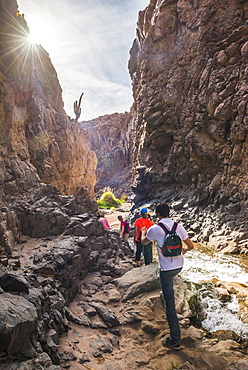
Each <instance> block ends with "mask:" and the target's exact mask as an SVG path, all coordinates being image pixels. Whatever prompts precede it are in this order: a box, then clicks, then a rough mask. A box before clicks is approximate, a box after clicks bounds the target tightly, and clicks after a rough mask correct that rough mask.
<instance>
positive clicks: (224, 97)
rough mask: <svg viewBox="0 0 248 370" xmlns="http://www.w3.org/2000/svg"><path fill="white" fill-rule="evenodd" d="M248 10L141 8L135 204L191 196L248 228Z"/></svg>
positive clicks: (159, 2)
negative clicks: (148, 200) (150, 200)
mask: <svg viewBox="0 0 248 370" xmlns="http://www.w3.org/2000/svg"><path fill="white" fill-rule="evenodd" d="M247 16H248V1H238V0H227V1H226V0H201V1H199V0H194V1H193V0H192V1H188V0H150V4H149V5H148V6H147V7H146V9H145V10H143V11H141V12H140V13H139V19H138V24H137V37H136V39H135V41H134V43H133V46H132V48H131V51H130V61H129V71H130V75H131V77H132V83H133V96H134V105H133V109H134V117H133V122H134V126H135V142H134V150H133V161H134V163H133V166H134V171H135V181H134V187H133V189H134V192H135V193H136V197H135V202H136V203H142V202H144V201H145V200H147V199H155V198H157V199H159V200H160V199H166V200H167V201H171V202H173V201H176V200H179V199H180V198H184V204H185V206H188V207H194V206H200V207H210V208H209V209H208V213H212V212H214V211H218V212H219V218H221V217H222V216H223V215H226V214H228V218H227V219H226V221H227V220H228V221H233V222H234V224H233V226H234V227H237V226H238V224H239V226H240V227H241V228H242V230H247V226H248V225H247V216H248V213H247V208H248V207H247V206H248V200H247V193H248V181H247V180H248V154H247V153H248V150H247V149H248V135H247V130H248V118H247V113H248V108H247V102H248V67H247V61H248V24H247ZM237 219H238V220H237ZM235 222H236V224H235Z"/></svg>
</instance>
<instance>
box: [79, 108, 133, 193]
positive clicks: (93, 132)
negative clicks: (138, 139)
mask: <svg viewBox="0 0 248 370" xmlns="http://www.w3.org/2000/svg"><path fill="white" fill-rule="evenodd" d="M130 123H131V113H128V112H126V113H114V114H110V115H105V116H102V117H98V118H96V119H93V120H91V121H85V122H81V127H82V128H83V129H84V130H85V131H86V136H87V139H88V142H89V144H90V148H91V149H92V150H93V151H95V153H96V156H97V160H98V163H97V168H96V178H97V183H96V191H98V190H100V189H103V188H104V187H110V188H111V189H113V190H114V192H115V194H116V195H117V196H121V195H125V194H130V192H131V153H132V145H131V144H132V133H133V132H132V129H131V126H130Z"/></svg>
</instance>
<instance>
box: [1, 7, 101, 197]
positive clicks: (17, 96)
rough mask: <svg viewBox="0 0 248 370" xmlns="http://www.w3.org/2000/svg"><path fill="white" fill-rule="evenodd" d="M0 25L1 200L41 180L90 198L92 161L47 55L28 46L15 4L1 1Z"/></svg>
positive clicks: (92, 154)
mask: <svg viewBox="0 0 248 370" xmlns="http://www.w3.org/2000/svg"><path fill="white" fill-rule="evenodd" d="M0 24H1V26H0V27H1V29H0V31H1V32H0V56H1V63H0V83H1V89H0V127H1V139H0V184H1V193H0V197H1V198H4V197H5V196H6V195H13V194H16V193H20V192H22V191H26V190H27V189H28V187H30V186H31V187H32V186H35V184H37V182H40V181H42V182H44V183H46V184H50V185H52V186H54V187H56V188H57V189H58V190H59V191H60V192H62V193H64V194H75V193H76V192H77V191H78V190H80V189H81V188H84V189H85V193H86V194H88V195H90V196H93V194H94V185H95V174H94V171H95V168H96V157H95V154H94V153H93V152H92V151H91V150H90V149H89V147H88V144H87V142H86V139H85V135H84V133H83V132H82V130H81V129H80V127H79V126H78V124H77V123H74V122H71V121H70V120H69V118H68V117H67V116H66V114H65V111H64V109H63V101H62V97H61V92H62V91H61V87H60V85H59V82H58V78H57V73H56V71H55V69H54V67H53V65H52V62H51V60H50V58H49V55H48V54H47V52H46V51H45V50H44V49H43V48H42V47H41V46H38V45H35V46H34V45H31V44H30V43H29V42H28V27H27V24H26V22H25V19H24V17H23V15H20V14H19V13H18V10H17V3H16V1H15V0H10V1H8V2H7V1H1V2H0Z"/></svg>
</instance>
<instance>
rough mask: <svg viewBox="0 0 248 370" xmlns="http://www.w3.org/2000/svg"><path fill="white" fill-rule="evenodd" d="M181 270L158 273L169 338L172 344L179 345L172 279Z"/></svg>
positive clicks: (179, 335)
mask: <svg viewBox="0 0 248 370" xmlns="http://www.w3.org/2000/svg"><path fill="white" fill-rule="evenodd" d="M181 270H182V268H178V269H175V270H168V271H160V282H161V287H162V292H163V297H164V307H165V312H166V316H167V321H168V324H169V328H170V337H171V340H172V341H173V342H174V343H180V340H181V333H180V327H179V323H178V318H177V314H176V308H175V298H174V289H173V278H174V277H175V276H176V275H177V274H178V273H179V272H180V271H181Z"/></svg>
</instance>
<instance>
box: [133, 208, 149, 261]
mask: <svg viewBox="0 0 248 370" xmlns="http://www.w3.org/2000/svg"><path fill="white" fill-rule="evenodd" d="M140 215H141V217H140V218H138V219H137V220H135V222H134V227H135V230H134V243H135V244H136V254H135V262H136V266H135V267H140V266H141V260H140V257H141V253H142V252H143V255H144V259H145V265H150V263H151V262H152V242H149V243H146V245H142V243H141V232H140V230H141V229H142V227H145V229H146V230H148V229H149V227H151V226H152V225H153V222H152V221H151V220H150V219H149V218H148V214H147V209H146V208H142V209H141V210H140Z"/></svg>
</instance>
